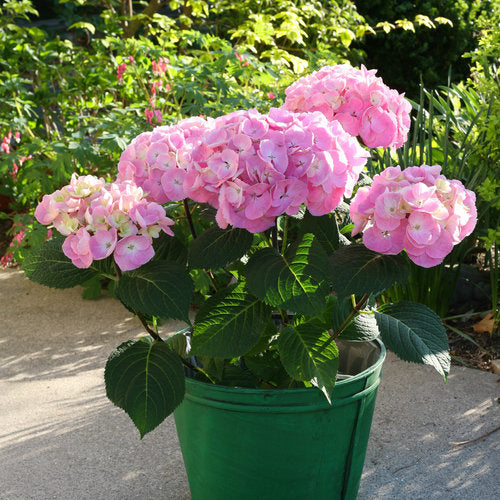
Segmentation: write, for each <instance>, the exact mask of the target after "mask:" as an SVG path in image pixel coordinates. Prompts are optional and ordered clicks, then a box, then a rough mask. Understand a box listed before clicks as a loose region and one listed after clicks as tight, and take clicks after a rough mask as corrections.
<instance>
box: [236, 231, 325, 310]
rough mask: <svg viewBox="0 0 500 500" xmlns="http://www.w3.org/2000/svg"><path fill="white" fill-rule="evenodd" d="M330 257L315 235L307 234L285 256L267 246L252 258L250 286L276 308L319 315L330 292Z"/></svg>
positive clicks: (254, 292) (247, 270)
mask: <svg viewBox="0 0 500 500" xmlns="http://www.w3.org/2000/svg"><path fill="white" fill-rule="evenodd" d="M327 266H328V259H327V257H326V254H325V252H324V250H323V248H322V247H321V245H320V244H319V242H317V241H316V239H315V237H314V235H312V234H309V233H308V234H305V235H303V236H302V238H301V239H300V240H299V242H298V243H297V245H294V246H293V247H290V248H289V249H287V251H286V252H285V255H281V254H280V253H279V252H278V251H277V250H275V249H274V248H263V249H261V250H258V251H257V252H255V253H254V254H253V255H252V256H251V257H250V259H249V261H248V263H247V266H246V269H245V277H246V280H247V286H248V289H249V290H250V291H251V292H252V293H253V294H255V295H256V296H257V297H258V298H259V299H261V300H263V301H264V302H266V303H267V304H269V305H270V306H273V307H280V308H282V309H289V310H291V311H293V312H296V313H298V314H309V315H314V314H319V313H320V312H321V311H322V309H323V308H324V306H325V296H326V295H327V293H328V284H327V281H326V277H327V271H326V270H327Z"/></svg>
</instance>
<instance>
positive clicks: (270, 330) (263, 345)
mask: <svg viewBox="0 0 500 500" xmlns="http://www.w3.org/2000/svg"><path fill="white" fill-rule="evenodd" d="M277 333H278V329H277V328H276V325H275V324H274V322H273V321H272V320H270V321H268V322H267V325H266V328H265V329H264V331H263V332H262V334H261V336H260V338H259V341H258V342H257V344H255V345H254V346H253V347H252V349H250V351H248V352H247V356H256V355H257V354H260V353H261V352H262V351H265V350H266V349H267V348H268V347H269V343H270V342H271V339H272V338H273V337H274V336H275V335H277Z"/></svg>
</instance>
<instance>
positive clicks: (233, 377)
mask: <svg viewBox="0 0 500 500" xmlns="http://www.w3.org/2000/svg"><path fill="white" fill-rule="evenodd" d="M217 384H219V385H226V386H230V387H249V388H254V389H255V388H257V387H258V385H259V382H258V380H257V378H256V377H255V376H254V375H253V373H252V372H250V371H248V370H244V369H243V368H241V366H236V365H234V364H231V363H229V362H228V361H227V360H225V363H224V365H223V369H222V373H221V376H220V378H219V379H217Z"/></svg>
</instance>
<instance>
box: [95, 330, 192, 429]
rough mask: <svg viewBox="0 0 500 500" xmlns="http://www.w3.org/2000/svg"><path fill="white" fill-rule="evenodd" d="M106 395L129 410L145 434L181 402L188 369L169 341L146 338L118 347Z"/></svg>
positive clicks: (107, 376) (108, 368)
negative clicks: (185, 370)
mask: <svg viewBox="0 0 500 500" xmlns="http://www.w3.org/2000/svg"><path fill="white" fill-rule="evenodd" d="M104 380H105V383H106V394H107V396H108V398H109V399H110V400H111V401H112V402H113V403H114V404H115V405H116V406H119V407H120V408H122V409H123V410H125V411H126V412H127V414H128V416H129V417H130V418H131V419H132V421H133V422H134V424H135V426H136V427H137V429H138V430H139V432H140V434H141V438H142V437H144V435H145V434H147V433H148V432H150V431H152V430H153V429H154V428H155V427H156V426H157V425H159V424H160V423H161V422H163V420H165V418H166V417H167V416H168V415H169V414H170V413H172V412H173V411H174V409H175V408H176V407H177V406H178V405H179V404H180V403H181V401H182V400H183V398H184V392H185V379H184V368H183V365H182V362H181V360H180V358H179V356H178V355H177V354H176V353H175V352H174V351H172V349H170V347H169V346H168V345H167V344H166V343H165V342H154V341H152V339H151V338H148V337H142V338H139V339H134V340H129V341H127V342H125V343H123V344H121V345H120V346H118V347H117V348H116V349H115V350H114V351H113V352H112V353H111V355H110V356H109V358H108V361H107V363H106V369H105V371H104Z"/></svg>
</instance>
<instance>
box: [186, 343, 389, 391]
mask: <svg viewBox="0 0 500 500" xmlns="http://www.w3.org/2000/svg"><path fill="white" fill-rule="evenodd" d="M346 342H347V341H346ZM352 343H356V344H361V343H366V344H372V345H373V344H375V345H376V346H377V347H379V349H380V353H379V357H378V358H377V361H375V363H373V364H372V365H370V366H369V367H368V368H365V369H364V370H363V371H361V372H359V373H357V374H356V375H352V376H348V377H346V378H343V379H341V380H337V381H336V382H335V387H342V386H345V385H347V384H349V385H350V384H352V383H353V382H354V383H355V382H356V381H357V380H360V379H362V378H364V377H367V376H368V375H369V374H370V373H373V372H375V371H376V370H377V369H378V368H379V366H380V365H381V364H382V363H383V362H384V360H385V357H386V353H387V351H386V348H385V345H384V343H383V342H382V340H381V339H380V337H377V338H376V339H373V340H370V341H368V342H352ZM186 383H188V384H190V385H194V386H197V387H200V388H201V387H206V386H208V387H210V389H211V390H212V391H221V392H225V393H229V394H231V393H234V394H236V393H238V394H242V393H244V394H248V395H250V394H261V395H262V394H265V393H269V394H273V393H276V391H284V392H287V393H290V394H291V393H295V394H300V393H308V392H310V391H311V389H316V390H317V388H315V387H313V388H311V387H300V388H291V389H288V388H279V389H260V388H250V387H232V386H228V385H218V384H211V383H209V382H203V381H201V380H195V379H193V378H191V377H187V376H186ZM377 385H378V384H377Z"/></svg>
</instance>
